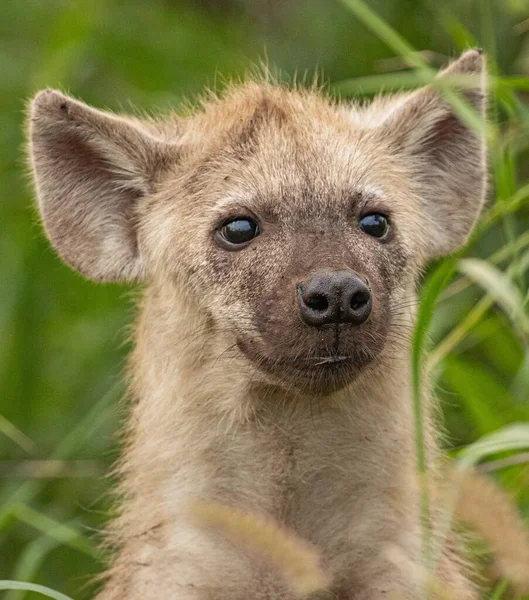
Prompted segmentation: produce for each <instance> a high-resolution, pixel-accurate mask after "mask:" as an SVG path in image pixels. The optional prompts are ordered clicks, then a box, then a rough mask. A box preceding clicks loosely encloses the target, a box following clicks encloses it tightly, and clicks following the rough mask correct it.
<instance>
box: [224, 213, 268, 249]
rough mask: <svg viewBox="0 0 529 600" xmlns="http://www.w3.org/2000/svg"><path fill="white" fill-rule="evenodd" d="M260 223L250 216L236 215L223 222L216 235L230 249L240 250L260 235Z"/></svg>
mask: <svg viewBox="0 0 529 600" xmlns="http://www.w3.org/2000/svg"><path fill="white" fill-rule="evenodd" d="M259 233H260V231H259V225H258V224H257V223H256V222H255V221H254V220H253V219H252V218H250V217H235V218H233V219H230V220H229V221H226V222H225V223H223V225H222V226H221V227H220V229H218V230H217V234H216V237H217V239H218V241H219V242H221V244H222V245H223V246H224V247H225V248H227V249H229V250H239V249H242V248H244V247H245V246H247V245H248V244H249V243H250V242H251V241H252V240H253V239H254V238H256V237H257V236H258V235H259Z"/></svg>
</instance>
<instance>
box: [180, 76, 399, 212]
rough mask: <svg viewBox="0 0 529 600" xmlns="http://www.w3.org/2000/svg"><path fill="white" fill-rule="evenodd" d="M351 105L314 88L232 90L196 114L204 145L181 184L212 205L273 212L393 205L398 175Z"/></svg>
mask: <svg viewBox="0 0 529 600" xmlns="http://www.w3.org/2000/svg"><path fill="white" fill-rule="evenodd" d="M353 111H354V109H353V108H352V107H343V106H338V105H336V104H335V103H333V102H332V101H331V100H330V99H328V98H326V97H325V96H323V95H321V94H319V93H314V92H299V91H290V90H286V89H282V88H275V87H259V86H253V87H252V86H250V87H248V88H243V89H239V90H238V91H237V93H236V94H234V95H233V96H232V97H231V98H230V97H229V98H227V99H226V100H224V101H220V102H219V103H217V104H215V105H213V106H210V107H207V108H206V111H205V113H204V114H203V115H201V122H200V126H201V129H202V133H201V135H202V136H205V137H206V138H208V131H209V144H207V146H206V148H205V149H204V152H203V154H202V157H201V158H200V159H199V160H198V162H197V164H196V165H195V168H194V169H193V170H192V171H191V172H190V174H189V181H188V189H194V190H195V191H196V190H200V191H201V192H202V197H204V192H205V191H206V190H207V189H208V188H209V191H210V193H209V194H206V196H207V198H208V203H209V204H212V207H213V208H214V209H215V210H216V211H218V212H225V211H227V210H229V209H230V208H233V209H237V208H243V207H248V208H250V209H253V210H258V211H260V212H261V214H263V213H265V214H268V215H269V216H270V217H276V218H283V217H285V216H289V215H291V214H292V213H296V214H297V215H299V214H300V213H301V214H305V215H307V216H308V217H309V216H318V215H321V216H323V215H324V214H325V215H327V216H328V215H329V214H330V213H332V212H333V211H334V213H335V214H336V215H338V214H340V215H341V214H343V210H350V209H351V208H353V209H361V208H362V206H363V205H366V206H373V207H374V208H376V207H377V205H380V204H383V203H387V202H389V201H391V204H393V205H395V208H397V209H398V204H399V201H398V198H396V196H395V194H394V190H395V189H396V188H399V186H400V187H402V185H401V184H402V177H401V175H400V172H399V169H397V168H395V165H394V164H393V163H394V161H393V159H392V154H391V152H390V148H389V144H388V143H387V141H386V143H385V144H384V141H383V140H381V139H378V137H377V135H375V134H374V133H373V129H372V128H362V127H361V126H359V124H358V120H357V119H355V118H353V115H352V113H353ZM219 124H220V126H219ZM212 132H213V134H212ZM392 192H393V193H392ZM389 208H390V207H387V206H386V209H389Z"/></svg>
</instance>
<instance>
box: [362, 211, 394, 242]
mask: <svg viewBox="0 0 529 600" xmlns="http://www.w3.org/2000/svg"><path fill="white" fill-rule="evenodd" d="M360 229H361V230H362V231H363V232H364V233H367V234H368V235H371V236H373V237H376V238H379V239H384V238H385V237H387V235H388V232H389V221H388V218H387V217H386V215H383V214H381V213H371V214H369V215H364V216H363V217H362V218H361V219H360Z"/></svg>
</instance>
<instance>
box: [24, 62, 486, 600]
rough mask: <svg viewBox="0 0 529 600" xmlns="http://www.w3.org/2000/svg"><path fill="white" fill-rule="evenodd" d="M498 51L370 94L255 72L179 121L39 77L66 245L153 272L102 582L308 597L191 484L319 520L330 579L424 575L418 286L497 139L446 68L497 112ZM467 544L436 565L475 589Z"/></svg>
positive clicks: (58, 237) (45, 150)
mask: <svg viewBox="0 0 529 600" xmlns="http://www.w3.org/2000/svg"><path fill="white" fill-rule="evenodd" d="M485 71H486V66H485V58H484V56H483V54H482V52H481V51H480V50H469V51H467V52H465V53H464V54H463V55H462V56H461V57H460V58H459V59H458V60H456V61H455V62H453V63H451V64H450V65H449V66H448V67H447V68H446V69H444V70H443V71H441V73H440V74H439V76H438V77H439V79H438V84H439V85H429V86H426V87H424V88H422V89H419V90H416V91H413V92H410V93H401V94H397V95H393V96H388V97H380V98H376V99H375V100H373V101H372V102H371V103H370V104H367V105H365V104H354V103H345V102H340V101H336V100H333V99H331V98H330V97H328V95H326V94H325V92H324V91H322V90H321V89H319V88H317V86H315V87H313V88H310V89H300V88H299V87H296V86H290V87H289V86H285V85H282V84H279V83H274V82H270V81H268V80H266V79H265V80H263V81H259V80H256V79H255V78H254V79H252V80H250V81H247V82H246V83H241V84H238V85H234V86H232V87H231V88H229V89H228V90H227V91H226V92H225V93H224V94H222V95H221V97H220V98H218V97H215V98H212V97H210V98H209V99H208V100H206V101H204V102H203V103H202V104H201V105H200V106H199V108H197V109H195V111H194V112H192V113H190V114H187V115H184V116H179V115H177V114H171V115H169V116H167V117H166V118H164V119H163V120H149V119H140V118H134V117H126V116H118V115H115V114H111V113H109V112H103V111H100V110H96V109H94V108H90V107H88V106H86V105H85V104H83V103H81V102H79V101H77V100H74V99H72V98H71V97H68V96H66V95H64V94H62V93H60V92H58V91H54V90H44V91H42V92H39V93H38V94H37V95H36V97H35V98H34V100H33V101H32V103H31V110H30V123H29V136H30V154H31V164H32V168H33V173H34V178H35V183H36V190H37V198H38V207H39V211H40V214H41V216H42V221H43V224H44V228H45V230H46V233H47V235H48V237H49V239H50V241H51V243H52V245H53V246H54V248H55V249H56V251H57V252H58V254H59V255H60V256H61V257H62V258H63V259H64V261H66V262H67V263H68V264H69V265H71V266H72V267H73V268H74V269H76V270H77V271H79V272H80V273H81V274H83V275H85V276H86V277H88V278H91V279H93V280H95V281H101V282H109V281H129V282H130V281H134V282H141V284H142V285H143V288H144V291H143V296H142V301H141V303H140V308H139V316H138V319H137V324H136V328H135V349H134V351H133V354H132V357H131V361H130V396H131V399H132V402H131V404H130V417H129V421H128V429H127V434H126V444H125V448H124V452H123V458H122V460H121V462H120V467H119V470H120V474H121V481H122V483H121V488H120V496H121V497H122V510H121V512H120V516H119V517H118V518H117V519H116V521H115V522H114V523H113V524H112V525H111V526H110V528H109V529H110V531H109V538H110V541H111V543H112V544H113V545H114V546H115V548H116V558H115V560H114V562H113V565H112V566H111V567H110V569H109V572H108V573H107V582H106V585H105V586H104V588H103V591H102V592H101V594H100V596H99V598H100V599H101V600H118V599H119V600H124V599H127V600H139V599H142V600H143V599H146V598H149V599H150V598H167V599H169V598H171V599H178V600H249V599H252V600H254V599H255V600H289V599H291V598H293V597H294V596H293V592H291V591H290V588H289V587H288V586H287V584H286V582H285V581H284V580H283V579H282V577H280V576H279V574H278V572H277V570H276V569H274V568H271V566H270V565H269V564H268V563H267V562H266V561H264V560H258V559H256V557H255V556H253V555H252V553H251V552H246V551H243V550H242V549H241V548H240V547H238V546H237V544H234V543H233V541H230V540H229V539H227V538H226V536H223V535H220V534H219V533H218V532H214V531H209V530H208V528H207V527H206V528H204V527H201V526H200V524H198V523H197V522H195V521H194V520H193V519H192V518H191V517H190V515H189V510H188V509H189V506H190V505H192V503H193V501H196V502H216V503H220V504H222V505H224V506H226V507H232V508H233V509H234V510H243V511H248V512H249V513H254V514H259V515H264V516H266V517H268V518H269V519H270V520H272V521H274V522H277V523H279V524H281V525H282V526H284V527H285V528H286V529H288V530H289V531H292V532H294V533H295V535H296V536H299V538H301V539H304V540H306V541H307V543H309V544H311V545H312V546H313V547H314V548H316V549H317V550H318V552H319V553H320V555H321V561H322V565H323V568H324V570H325V572H326V573H327V574H328V577H329V581H330V583H329V587H328V590H326V591H324V592H321V593H319V594H320V595H318V596H317V597H318V598H320V597H321V598H329V599H336V600H353V599H354V600H381V599H383V598H389V597H395V598H403V599H410V598H417V597H418V596H419V594H420V592H419V588H420V584H419V580H420V577H417V576H416V573H415V571H417V572H420V564H421V560H422V559H421V534H420V514H419V513H420V510H419V504H420V502H419V496H420V491H419V485H418V483H417V478H416V458H415V454H414V429H413V414H412V409H411V405H412V402H411V389H410V388H411V386H410V369H411V367H410V344H411V342H410V339H411V333H412V328H413V324H414V312H415V311H414V306H415V305H416V286H417V282H418V278H419V276H420V273H421V271H422V270H423V268H424V266H425V264H426V263H427V261H429V260H430V259H433V258H436V257H441V256H444V255H446V254H449V253H451V252H453V251H454V250H456V249H457V248H459V247H460V246H461V245H462V244H463V243H464V242H465V240H466V239H467V237H468V235H469V233H470V231H471V230H472V227H473V225H474V223H475V221H476V219H477V218H478V215H479V213H480V210H481V208H482V205H483V202H484V198H485V188H486V179H487V177H486V158H485V144H484V139H483V138H484V136H483V135H482V133H480V132H479V131H477V130H476V129H474V128H471V127H469V126H468V124H467V122H465V121H463V120H461V118H460V116H459V113H458V112H457V111H456V110H455V109H454V108H453V103H451V102H448V101H447V100H446V95H445V93H444V91H443V85H444V88H446V87H447V85H448V83H449V82H450V85H452V84H454V85H458V86H459V92H460V97H462V98H463V99H464V101H466V102H467V103H468V104H470V105H471V107H473V109H474V110H475V111H476V112H477V113H478V114H480V115H483V114H484V111H485V93H486V90H485ZM463 80H464V81H465V84H463ZM429 396H430V394H428V398H425V399H424V402H425V405H426V406H427V407H428V409H427V413H428V414H427V427H426V436H427V443H428V455H429V461H430V471H431V477H432V478H433V479H434V481H435V477H436V475H435V473H436V472H437V471H436V464H437V463H438V462H439V458H438V454H439V453H438V451H437V450H436V448H437V445H438V443H437V441H436V433H435V432H436V426H435V422H434V421H435V415H434V414H433V413H434V412H435V411H434V405H435V402H433V401H430V399H429ZM432 514H433V515H434V516H433V517H432V518H433V519H434V521H435V511H433V512H432ZM434 525H435V524H434ZM451 539H453V538H451ZM455 546H457V544H456V543H454V542H451V543H450V544H449V543H447V544H445V548H444V550H443V551H442V555H441V558H440V560H439V561H438V572H437V575H436V576H437V577H438V580H439V582H441V584H442V586H443V588H444V589H445V590H452V592H453V594H452V597H453V598H457V599H458V600H470V599H475V598H476V597H477V596H476V592H475V591H474V589H473V586H472V585H471V584H470V583H469V581H468V578H467V576H466V575H465V574H464V573H463V571H464V569H463V568H462V567H461V564H462V562H463V561H461V560H460V559H459V558H458V552H457V551H456V550H455V549H454V548H455ZM390 550H391V552H390ZM396 555H397V556H400V557H401V558H402V560H395V556H396ZM415 567H416V568H415Z"/></svg>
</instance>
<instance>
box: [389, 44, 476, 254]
mask: <svg viewBox="0 0 529 600" xmlns="http://www.w3.org/2000/svg"><path fill="white" fill-rule="evenodd" d="M438 79H440V80H442V81H441V82H440V83H442V84H443V85H447V86H450V89H452V90H454V89H455V91H456V92H457V95H458V96H459V97H460V98H461V99H462V100H464V102H465V103H466V104H467V105H468V106H469V107H470V109H471V110H472V113H473V116H474V117H477V119H474V121H475V123H477V127H469V126H468V125H467V123H466V122H465V123H464V122H463V121H462V120H461V119H460V117H459V115H458V111H457V110H456V109H455V108H454V107H453V106H452V105H451V104H450V102H449V101H448V100H447V99H446V98H445V97H444V95H443V91H442V90H440V89H439V87H438V86H428V87H425V88H422V89H420V90H418V91H417V92H413V93H411V94H409V95H408V96H407V97H406V98H405V99H404V100H403V101H402V100H401V101H399V102H398V103H397V105H396V108H394V109H393V110H392V111H391V112H390V114H389V116H388V117H387V118H386V119H385V120H384V122H383V123H382V125H381V130H382V134H383V136H384V139H385V140H386V141H387V143H389V144H390V146H391V149H392V150H393V151H394V152H395V153H398V154H400V155H401V156H402V155H403V156H404V158H405V160H406V168H407V169H408V171H409V172H410V174H411V183H412V188H413V191H414V192H415V193H416V194H417V196H418V197H419V198H420V200H421V203H422V206H423V209H424V216H425V217H426V223H427V229H428V231H427V233H428V235H427V236H425V238H427V240H426V239H425V243H427V247H426V248H425V256H426V258H427V259H430V258H436V257H439V256H443V255H446V254H449V253H451V252H454V251H455V250H457V249H458V248H459V247H460V246H462V245H463V244H464V243H465V241H466V240H467V238H468V236H469V234H470V232H471V231H472V228H473V226H474V224H475V222H476V220H477V218H478V216H479V214H480V212H481V209H482V207H483V204H484V202H485V197H486V187H487V170H486V166H487V165H486V148H485V135H484V132H485V111H486V99H485V97H486V61H485V57H484V55H483V52H482V51H481V50H469V51H467V52H465V53H464V54H463V55H462V56H461V57H460V58H459V59H458V60H456V61H455V62H453V63H452V64H451V65H449V66H448V68H446V69H445V70H443V71H441V72H440V73H439V75H438Z"/></svg>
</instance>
